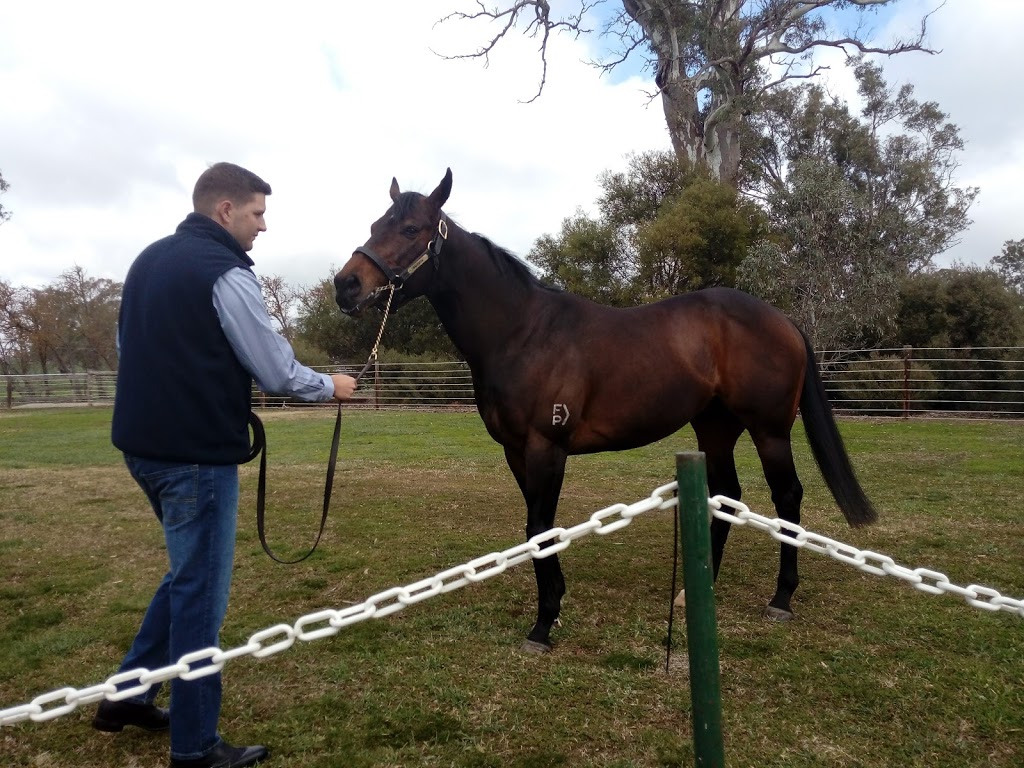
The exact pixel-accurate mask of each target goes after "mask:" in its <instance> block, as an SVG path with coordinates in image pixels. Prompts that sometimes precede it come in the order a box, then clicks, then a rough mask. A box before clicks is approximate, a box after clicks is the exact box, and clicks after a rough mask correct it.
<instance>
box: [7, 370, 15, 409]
mask: <svg viewBox="0 0 1024 768" xmlns="http://www.w3.org/2000/svg"><path fill="white" fill-rule="evenodd" d="M13 407H14V379H12V378H11V377H10V376H8V377H7V410H8V411H9V410H11V409H12V408H13Z"/></svg>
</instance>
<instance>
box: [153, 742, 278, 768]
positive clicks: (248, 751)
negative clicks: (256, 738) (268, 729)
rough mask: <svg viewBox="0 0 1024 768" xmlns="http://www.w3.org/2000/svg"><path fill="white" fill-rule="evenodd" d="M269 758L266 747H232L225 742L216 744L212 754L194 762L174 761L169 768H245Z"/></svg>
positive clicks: (172, 759) (172, 760)
mask: <svg viewBox="0 0 1024 768" xmlns="http://www.w3.org/2000/svg"><path fill="white" fill-rule="evenodd" d="M268 757H270V752H268V751H267V748H266V747H262V746H259V745H257V746H255V747H232V746H231V745H230V744H228V743H227V742H226V741H222V742H221V743H220V744H218V745H217V746H216V747H215V748H214V750H213V751H212V752H210V753H209V754H208V755H206V756H204V757H200V758H198V759H196V760H175V759H174V758H173V757H172V758H171V768H246V766H249V765H256V764H257V763H258V762H260V761H261V760H266V759H267V758H268Z"/></svg>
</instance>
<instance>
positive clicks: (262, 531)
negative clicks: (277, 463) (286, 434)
mask: <svg viewBox="0 0 1024 768" xmlns="http://www.w3.org/2000/svg"><path fill="white" fill-rule="evenodd" d="M394 297H395V285H394V283H389V284H388V301H387V305H386V306H385V307H384V319H383V320H381V323H380V330H378V331H377V340H376V341H374V342H373V349H372V350H370V356H369V357H368V358H367V359H366V365H364V366H363V369H362V370H361V371H360V372H359V373H357V374H356V376H355V380H356V386H359V380H360V379H361V378H362V377H363V374H365V373H366V372H367V371H368V370H369V368H370V366H371V365H372V364H373V363H374V362H375V361H376V360H377V348H378V347H379V346H380V340H381V338H382V337H383V336H384V326H385V325H387V322H388V313H389V312H390V310H391V300H392V299H393V298H394ZM249 425H250V426H251V427H252V450H251V451H250V452H249V458H248V459H246V461H247V462H248V461H252V460H253V459H255V458H256V456H259V457H260V474H259V481H258V482H257V485H256V530H257V531H258V532H259V536H260V544H262V545H263V551H264V552H266V553H267V554H268V555H269V556H270V559H271V560H274V561H276V562H278V563H282V564H284V565H294V564H295V563H301V562H302V561H303V560H305V559H306V558H307V557H309V556H310V555H312V554H313V552H314V551H315V550H316V548H317V545H319V544H320V538H321V537H322V536H323V535H324V528H325V527H326V526H327V513H328V511H329V510H330V507H331V490H332V489H333V488H334V469H335V467H336V466H337V463H338V445H339V443H340V442H341V401H340V400H339V401H338V415H337V416H336V417H335V419H334V436H333V437H332V438H331V455H330V458H328V460H327V479H326V480H325V481H324V506H323V513H322V515H321V516H320V530H319V532H318V533H317V535H316V541H314V542H313V546H312V547H311V548H310V550H309V552H307V553H306V554H304V555H303V556H302V557H300V558H298V559H296V560H282V559H281V558H279V557H278V556H277V555H275V554H274V553H273V551H272V550H271V549H270V545H268V544H267V533H266V525H265V517H266V502H267V436H266V432H265V431H264V429H263V422H262V421H260V417H259V416H257V415H256V413H255V411H250V412H249Z"/></svg>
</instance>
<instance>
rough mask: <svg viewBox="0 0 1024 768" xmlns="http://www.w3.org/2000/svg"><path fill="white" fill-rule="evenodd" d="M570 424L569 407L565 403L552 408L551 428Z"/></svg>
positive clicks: (556, 404)
mask: <svg viewBox="0 0 1024 768" xmlns="http://www.w3.org/2000/svg"><path fill="white" fill-rule="evenodd" d="M568 423H569V406H568V405H566V404H565V403H555V404H554V405H553V406H552V407H551V426H553V427H557V426H558V425H559V424H568Z"/></svg>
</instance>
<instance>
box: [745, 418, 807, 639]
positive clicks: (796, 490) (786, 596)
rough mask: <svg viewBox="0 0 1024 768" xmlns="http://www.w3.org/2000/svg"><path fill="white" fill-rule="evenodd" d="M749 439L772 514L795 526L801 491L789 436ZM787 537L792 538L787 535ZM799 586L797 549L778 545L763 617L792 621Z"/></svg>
mask: <svg viewBox="0 0 1024 768" xmlns="http://www.w3.org/2000/svg"><path fill="white" fill-rule="evenodd" d="M752 437H753V439H754V445H755V446H756V447H757V455H758V456H759V457H760V459H761V467H762V468H763V469H764V477H765V480H767V481H768V487H769V488H770V489H771V492H772V503H773V504H774V505H775V511H776V513H777V514H778V516H779V517H780V518H781V519H782V520H785V521H787V522H790V523H793V524H795V525H799V524H800V502H801V501H802V500H803V496H804V489H803V486H802V485H801V484H800V479H799V478H798V477H797V475H796V466H795V465H794V464H793V447H792V445H791V444H790V440H789V435H788V434H787V435H786V436H785V437H774V436H771V437H770V436H766V435H752ZM787 534H788V535H792V534H789V533H788V532H787ZM799 583H800V578H799V576H798V574H797V548H796V547H794V546H792V545H790V544H785V543H784V544H780V553H779V578H778V582H777V584H776V587H775V596H774V597H772V599H771V600H770V601H769V603H768V607H767V608H765V610H764V615H765V616H767V617H768V618H771V619H775V620H777V621H787V620H789V619H792V618H793V609H792V606H791V605H790V601H791V599H792V597H793V593H794V592H796V588H797V584H799Z"/></svg>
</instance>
